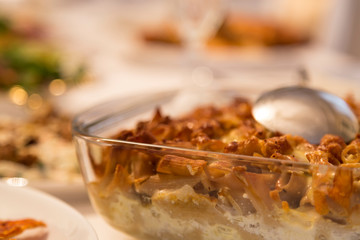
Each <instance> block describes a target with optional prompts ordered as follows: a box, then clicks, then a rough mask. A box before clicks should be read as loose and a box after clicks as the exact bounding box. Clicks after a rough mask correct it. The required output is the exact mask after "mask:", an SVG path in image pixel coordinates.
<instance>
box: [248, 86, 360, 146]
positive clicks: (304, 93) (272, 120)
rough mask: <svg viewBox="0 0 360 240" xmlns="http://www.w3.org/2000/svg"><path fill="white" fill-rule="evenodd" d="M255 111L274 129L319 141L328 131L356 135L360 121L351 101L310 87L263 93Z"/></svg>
mask: <svg viewBox="0 0 360 240" xmlns="http://www.w3.org/2000/svg"><path fill="white" fill-rule="evenodd" d="M252 114H253V116H254V118H255V119H256V121H258V122H259V123H261V124H263V125H264V126H265V127H266V128H268V129H269V130H272V131H279V132H281V133H289V134H292V135H299V136H302V137H304V138H305V139H306V140H308V141H309V142H310V143H313V144H318V143H320V140H321V138H322V137H323V136H324V135H325V134H334V135H338V136H340V137H342V138H343V139H344V140H345V142H349V141H351V140H352V139H354V138H355V136H356V134H357V133H358V131H359V123H358V120H357V118H356V116H355V115H354V113H353V112H352V110H351V109H350V107H349V106H348V104H347V103H346V102H345V101H344V100H343V99H341V98H340V97H337V96H335V95H333V94H330V93H327V92H324V91H320V90H315V89H311V88H307V87H301V86H295V87H284V88H280V89H275V90H273V91H270V92H266V93H264V94H262V95H261V96H260V97H259V98H258V99H257V100H256V102H255V104H254V106H253V110H252Z"/></svg>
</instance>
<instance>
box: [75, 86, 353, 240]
mask: <svg viewBox="0 0 360 240" xmlns="http://www.w3.org/2000/svg"><path fill="white" fill-rule="evenodd" d="M250 90H251V89H247V88H246V87H244V88H242V89H241V88H240V89H232V90H216V91H206V92H204V91H203V92H201V91H200V92H196V91H194V92H191V91H190V92H187V93H186V94H184V92H181V91H180V92H176V91H175V92H165V93H157V94H149V95H148V96H141V97H139V98H137V99H128V100H126V101H124V99H120V100H115V101H113V102H108V103H106V104H103V105H100V106H98V107H95V108H93V109H91V110H89V111H88V112H85V113H83V114H81V115H79V116H78V117H77V118H75V119H74V122H73V131H74V140H75V144H76V148H77V152H78V158H79V161H80V165H81V168H82V173H83V177H84V180H85V183H86V185H87V189H88V192H89V196H90V199H91V202H92V204H93V206H94V208H95V209H96V210H97V212H98V213H99V214H100V215H101V216H103V217H104V218H105V220H106V221H107V222H108V223H109V224H110V225H112V226H113V227H115V228H117V229H119V230H121V231H124V232H126V233H128V234H130V235H132V236H134V237H137V238H138V239H239V240H240V239H246V240H253V239H254V240H258V239H259V240H260V239H264V240H272V239H276V240H282V239H284V240H288V239H317V240H320V239H321V240H325V239H326V240H330V239H360V181H359V180H360V170H359V168H358V167H359V166H358V162H357V159H359V157H360V144H358V142H356V140H354V141H355V143H353V145H351V144H349V145H346V147H345V146H343V145H342V146H343V149H342V150H343V151H344V153H340V159H343V157H344V158H346V160H339V161H343V162H342V164H340V163H339V164H335V163H334V164H331V163H329V162H330V160H329V161H328V162H324V161H323V160H324V159H323V158H324V157H326V156H327V157H329V156H330V155H329V154H333V155H334V156H335V152H334V151H335V150H334V149H336V148H337V147H338V146H339V145H336V144H335V142H336V141H332V140H331V139H330V140H329V141H328V143H329V142H330V143H331V144H335V145H331V146H332V147H329V149H327V151H326V153H327V154H328V155H326V156H325V155H322V153H320V152H321V146H323V145H324V144H325V145H326V144H327V143H321V144H323V145H321V146H310V145H308V144H307V143H306V142H304V141H303V140H302V139H299V138H296V137H291V136H287V135H283V136H280V135H279V136H277V135H276V133H269V132H267V131H266V130H264V131H265V134H273V135H271V137H274V138H272V139H273V140H274V141H272V140H265V138H264V139H263V140H262V139H261V137H259V139H260V140H259V141H261V143H262V145H261V146H260V145H257V146H255V147H254V148H253V149H252V150H249V149H251V148H252V147H251V142H252V141H253V140H254V138H251V137H248V136H245V137H244V136H242V137H239V136H238V135H237V137H234V135H232V134H227V135H226V134H225V135H226V136H227V137H223V136H224V134H223V133H222V138H221V140H222V141H223V142H225V145H221V143H219V141H217V140H214V141H210V142H209V141H205V142H206V143H204V142H201V141H198V142H196V143H195V144H194V145H193V146H190V147H189V145H188V142H186V143H184V142H183V141H180V140H179V141H165V140H164V141H162V142H161V141H156V139H155V140H153V141H150V140H148V139H149V138H150V139H151V136H148V135H146V134H145V135H142V136H141V137H140V139H139V138H137V137H139V136H133V135H132V137H133V138H131V137H126V136H125V135H129V134H130V133H129V132H131V131H128V130H125V129H134V127H135V129H136V128H137V129H139V128H142V127H143V126H144V125H146V124H151V123H154V122H156V121H158V123H159V122H161V121H162V123H164V124H165V125H167V126H169V124H168V122H167V121H168V120H169V119H173V118H176V117H178V116H183V115H184V112H189V111H190V110H192V109H193V108H194V107H196V106H197V105H198V104H200V105H203V104H209V103H211V104H212V106H214V108H215V109H222V108H221V106H224V105H226V104H228V103H229V102H231V101H232V99H234V97H239V96H240V97H250V99H251V96H249V93H251V91H250ZM195 99H197V100H200V101H195ZM237 99H238V101H235V104H238V105H237V111H245V112H246V111H248V106H249V105H242V104H243V103H244V102H243V101H242V100H239V99H242V98H237ZM208 100H209V101H208ZM230 105H231V104H230ZM159 106H161V110H162V111H163V112H165V113H166V114H161V113H160V111H159V110H158V111H155V115H154V109H156V108H157V107H159ZM226 106H229V105H226ZM225 108H226V107H225ZM200 109H201V108H200ZM195 112H196V111H195ZM197 113H201V114H206V108H205V111H201V110H200V111H197ZM152 115H154V116H153V117H152ZM165 115H169V117H164V116H165ZM160 119H161V120H160ZM166 119H167V120H166ZM144 120H149V121H144ZM234 121H235V120H234ZM235 122H236V121H235ZM136 123H137V125H136ZM226 123H228V124H230V125H232V124H235V125H236V123H233V122H231V121H230V120H229V119H227V120H226V121H225V122H221V124H222V125H221V126H225V125H226ZM187 124H188V125H187V127H189V128H191V126H190V125H191V124H190V125H189V122H187ZM230 125H227V127H229V126H230ZM175 128H176V127H175ZM229 128H232V127H229ZM234 128H236V127H234ZM165 129H166V128H165ZM157 130H158V131H157V133H154V134H159V135H157V136H160V135H161V136H164V131H165V130H164V129H161V130H159V129H158V128H157ZM159 131H161V133H159ZM259 132H261V131H259ZM181 134H184V132H182V133H181ZM181 134H180V135H178V138H179V139H181V138H182V136H183V135H181ZM260 134H263V133H260ZM274 134H275V135H274ZM130 135H131V134H130ZM229 136H233V137H229ZM277 137H278V138H277ZM214 138H215V137H214ZM230 138H231V139H230ZM124 139H126V140H124ZM129 139H132V140H129ZM236 141H237V142H238V143H241V142H242V143H244V144H246V141H247V144H248V145H247V148H246V149H247V150H243V151H240V150H239V149H240V145H236V147H237V150H235V151H233V150H232V148H233V145H232V144H233V142H236ZM259 141H258V142H259ZM282 141H286V142H288V143H287V144H288V145H289V146H290V149H291V152H290V153H286V154H285V153H284V152H282V150H281V149H282ZM326 141H327V140H326V139H325V140H324V142H326ZM159 143H160V144H159ZM161 143H163V144H161ZM183 143H184V144H183ZM203 143H204V144H203ZM219 144H220V145H219ZM340 145H341V144H340ZM350 145H351V147H349V149H347V150H346V152H345V149H346V148H347V147H348V146H350ZM224 146H225V147H224ZM278 146H280V147H278ZM256 148H258V149H256ZM219 149H221V150H219ZM224 149H226V150H224ZM274 149H275V150H274ZM276 149H277V150H276ZM279 149H280V150H279ZM287 149H289V148H287ZM268 151H270V152H268ZM307 154H311V156H310V155H309V156H310V157H309V156H307ZM341 154H345V155H346V156H345V155H341ZM333 155H331V156H333ZM308 159H311V161H310V160H308ZM328 159H331V158H330V157H329V158H328Z"/></svg>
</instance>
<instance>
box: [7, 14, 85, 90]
mask: <svg viewBox="0 0 360 240" xmlns="http://www.w3.org/2000/svg"><path fill="white" fill-rule="evenodd" d="M83 75H84V67H82V66H79V67H78V68H77V69H76V70H75V71H74V72H71V73H67V72H66V71H65V70H64V67H63V66H62V64H61V59H60V55H59V53H58V52H57V51H56V50H55V49H54V48H53V47H51V46H50V45H49V44H48V43H47V42H46V38H45V34H44V31H43V30H42V29H41V27H39V26H27V28H24V29H21V28H20V29H19V28H17V27H16V26H15V25H14V24H13V23H12V22H11V21H10V20H9V19H7V18H4V17H1V16H0V89H1V90H9V89H11V88H12V87H14V86H20V87H22V88H23V89H24V90H25V91H26V92H28V93H40V92H43V90H44V89H46V86H47V85H48V84H49V83H50V82H51V81H53V80H54V79H61V80H63V81H64V82H65V83H66V84H70V85H71V84H75V83H77V82H79V81H80V80H81V79H82V78H83Z"/></svg>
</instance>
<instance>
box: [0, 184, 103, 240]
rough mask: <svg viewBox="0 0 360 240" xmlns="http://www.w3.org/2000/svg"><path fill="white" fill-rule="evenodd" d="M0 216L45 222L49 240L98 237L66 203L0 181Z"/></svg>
mask: <svg viewBox="0 0 360 240" xmlns="http://www.w3.org/2000/svg"><path fill="white" fill-rule="evenodd" d="M0 192H1V197H0V219H1V220H16V219H21V218H33V219H36V220H40V221H43V222H45V223H46V224H47V226H48V230H49V237H48V240H79V239H81V240H97V239H98V238H97V236H96V233H95V231H94V229H93V228H92V227H91V225H90V224H89V223H88V222H87V221H86V220H85V218H84V217H83V216H82V215H81V214H80V213H78V212H77V211H76V210H74V209H73V208H72V207H70V206H69V205H67V204H66V203H64V202H62V201H60V200H58V199H57V198H55V197H52V196H50V195H48V194H45V193H43V192H40V191H38V190H35V189H32V188H28V187H13V186H9V185H7V184H4V183H0Z"/></svg>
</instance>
